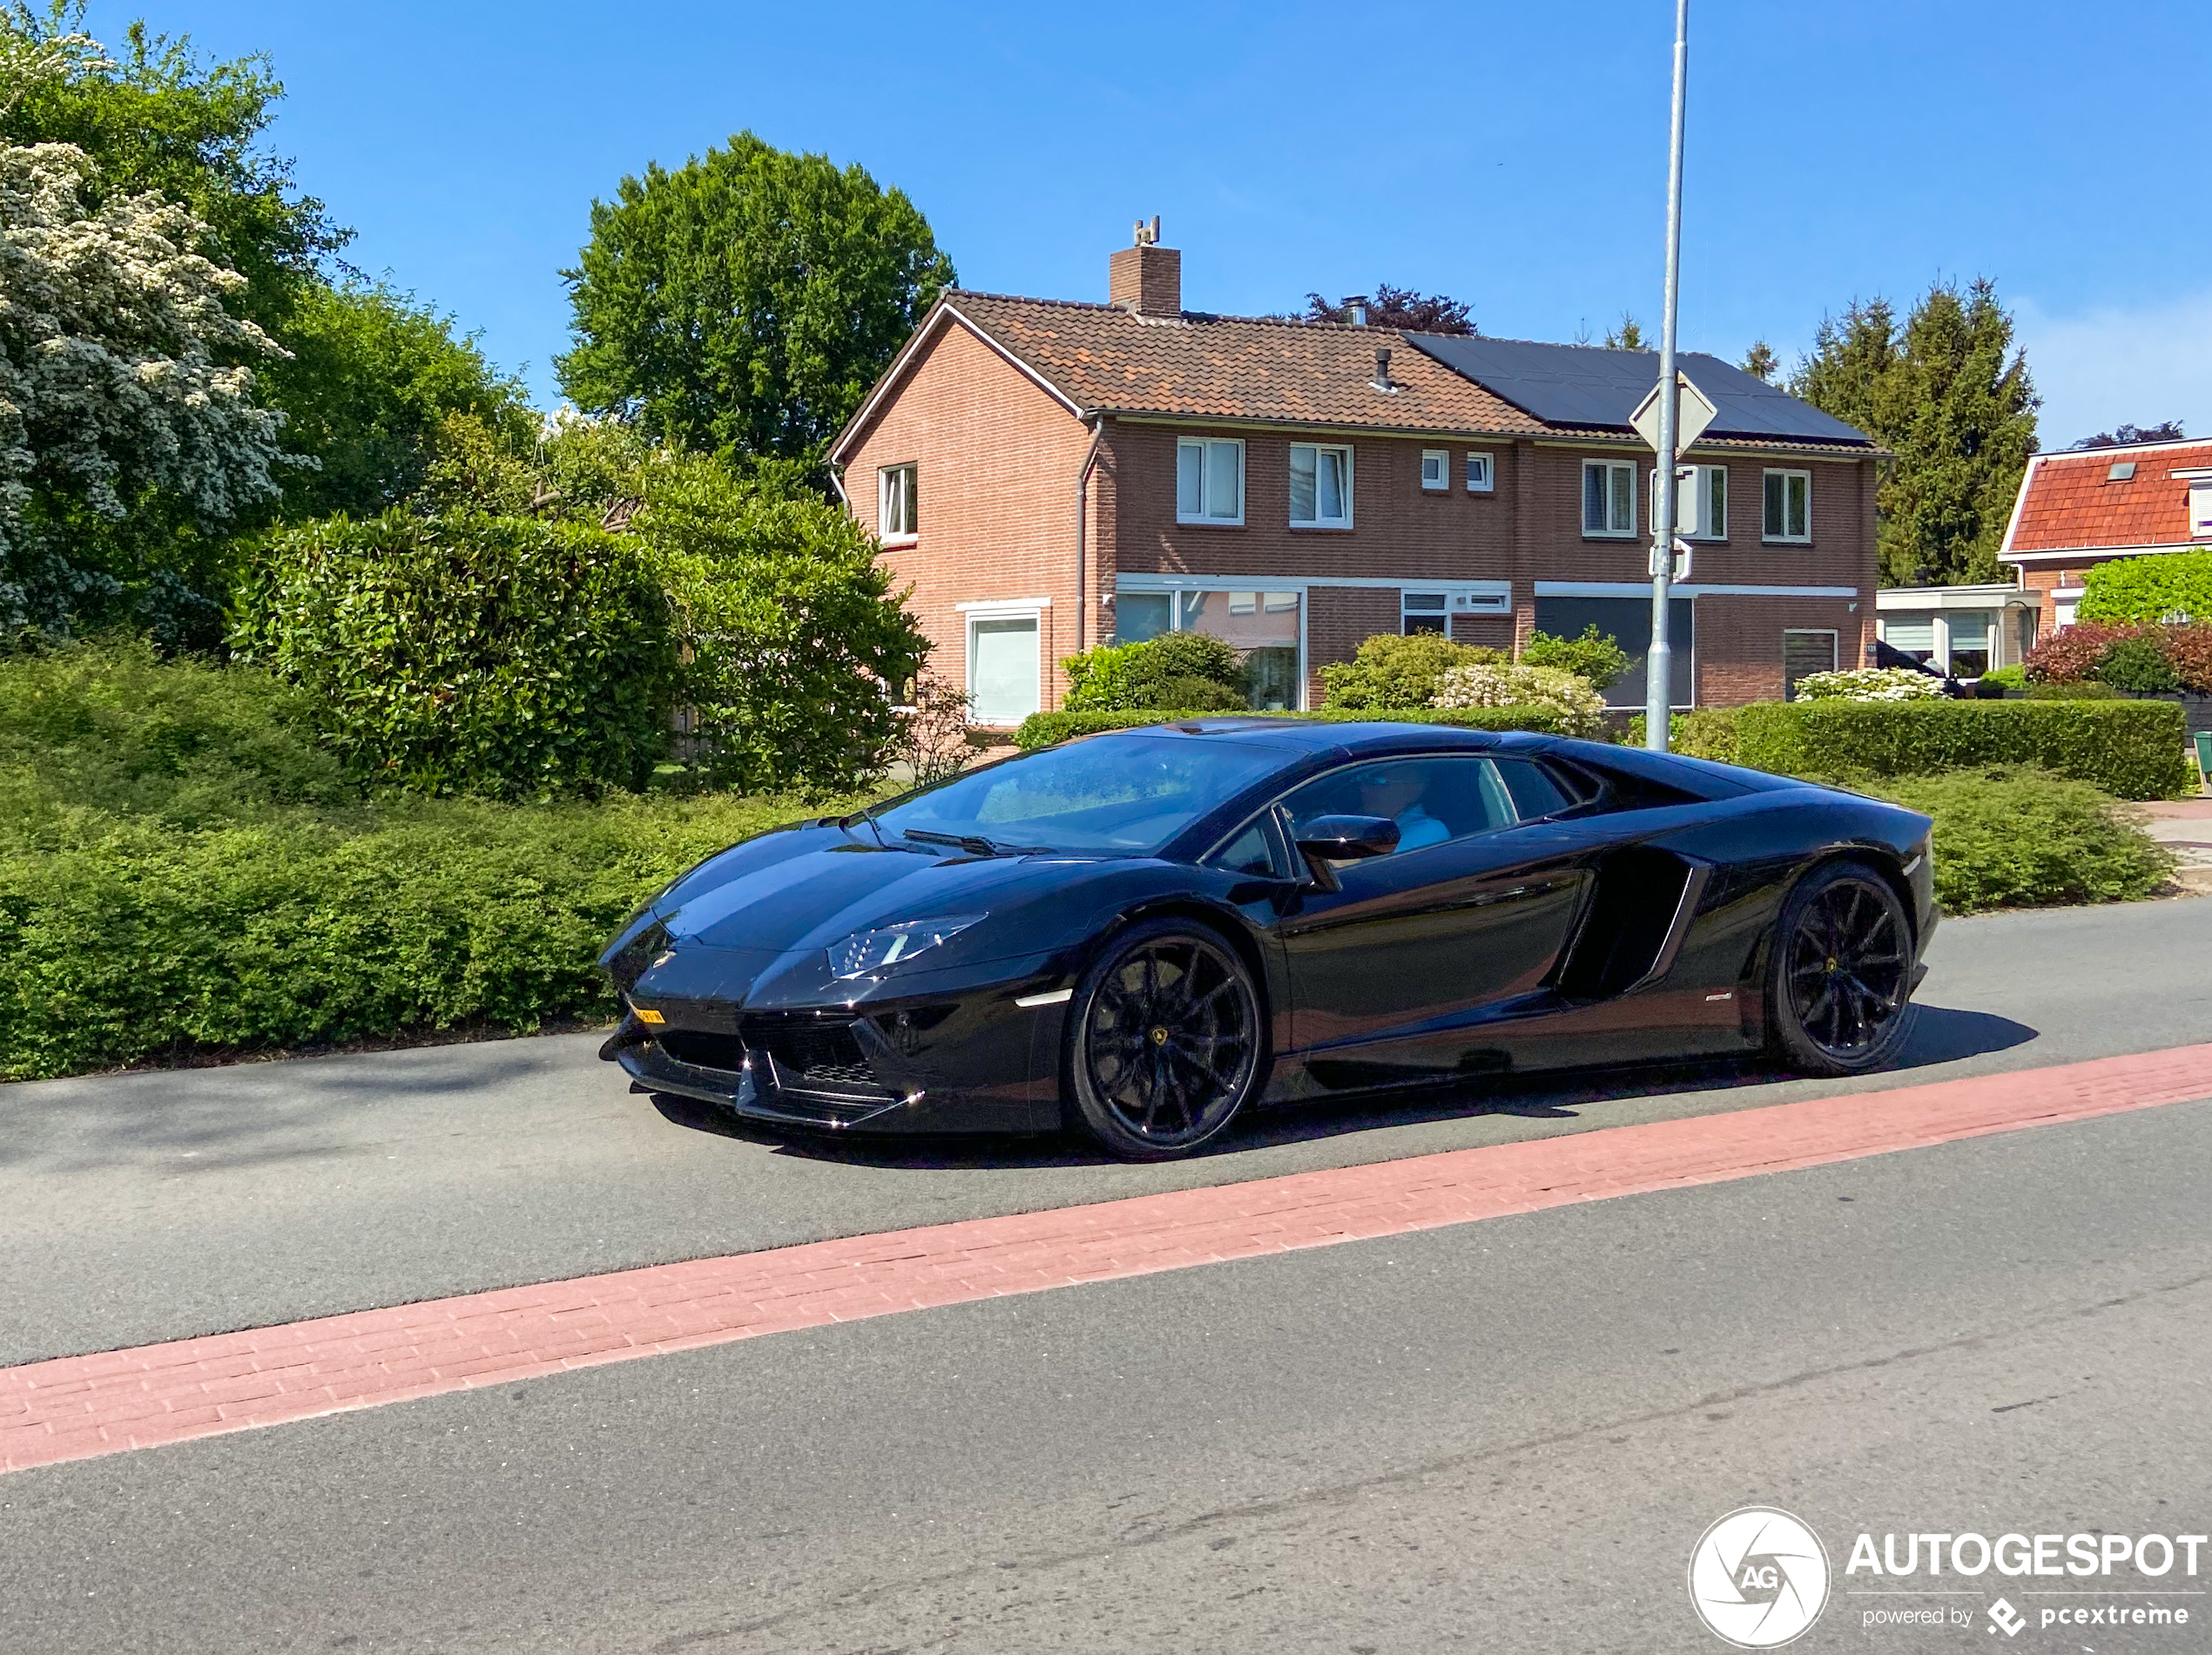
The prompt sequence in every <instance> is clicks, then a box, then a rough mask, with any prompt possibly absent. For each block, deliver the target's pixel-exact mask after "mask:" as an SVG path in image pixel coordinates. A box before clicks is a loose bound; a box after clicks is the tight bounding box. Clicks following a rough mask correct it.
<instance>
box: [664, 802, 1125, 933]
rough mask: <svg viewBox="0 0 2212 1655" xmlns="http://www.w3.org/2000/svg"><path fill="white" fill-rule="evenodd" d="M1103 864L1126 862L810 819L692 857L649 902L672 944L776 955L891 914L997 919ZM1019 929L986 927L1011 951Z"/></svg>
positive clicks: (884, 919)
mask: <svg viewBox="0 0 2212 1655" xmlns="http://www.w3.org/2000/svg"><path fill="white" fill-rule="evenodd" d="M1109 860H1111V861H1116V862H1118V863H1119V865H1120V866H1123V867H1124V868H1125V867H1127V866H1128V862H1127V860H1126V859H1103V858H1097V857H1076V856H1070V857H1055V856H1039V855H1031V856H969V855H965V854H963V853H961V852H959V851H955V850H951V849H949V848H947V849H945V850H943V851H939V850H938V849H937V848H930V849H929V850H928V851H927V852H925V851H922V850H918V849H915V848H906V849H900V850H888V849H885V848H883V847H882V846H880V845H879V844H878V843H876V842H875V841H874V839H873V835H872V834H869V832H868V830H867V829H866V828H865V827H863V828H859V829H856V830H855V831H853V832H851V833H848V832H846V830H845V829H844V828H841V827H837V826H836V825H834V824H833V823H832V824H826V825H825V824H813V823H810V824H806V825H805V826H802V827H793V828H785V829H781V830H779V831H777V832H774V833H769V834H762V835H761V836H760V837H759V838H757V839H752V840H748V841H745V843H744V844H741V845H735V846H732V848H730V849H728V850H725V851H724V852H723V853H722V854H721V855H718V856H715V857H712V858H711V859H710V860H708V861H705V862H703V863H701V864H700V865H699V866H698V868H694V869H692V870H691V872H690V873H689V874H686V875H685V876H684V877H683V878H681V879H679V880H678V881H677V882H675V883H674V884H673V885H671V886H670V887H669V888H668V889H667V890H665V891H664V892H663V893H662V894H661V895H659V896H658V897H657V898H655V899H654V901H653V902H652V905H651V915H652V916H653V918H654V919H656V920H658V922H659V924H660V927H661V929H662V930H663V931H664V932H665V934H666V936H667V937H668V939H669V942H670V945H671V946H673V947H677V948H683V947H685V946H686V945H687V944H688V945H690V946H693V947H698V946H705V947H708V948H717V949H761V950H766V951H769V952H774V953H782V952H786V951H788V950H791V949H809V948H826V947H827V946H828V945H829V944H830V943H832V942H836V941H838V940H839V939H840V937H844V936H850V935H851V934H852V933H853V932H854V931H859V930H865V929H867V928H868V927H870V926H872V925H882V924H888V923H890V922H893V921H894V920H908V919H926V918H928V917H930V916H931V915H939V914H982V913H989V914H991V915H993V917H994V918H995V919H1000V920H1004V919H1006V918H1007V917H1008V916H1009V914H1010V912H1011V911H1013V910H1015V909H1020V908H1022V907H1026V906H1027V905H1028V904H1029V903H1030V902H1038V901H1042V900H1043V899H1045V898H1046V897H1048V896H1050V895H1055V894H1057V895H1063V896H1064V895H1065V893H1066V891H1067V888H1068V886H1069V883H1070V882H1073V881H1077V880H1081V879H1082V878H1083V877H1084V876H1085V875H1086V874H1088V873H1089V872H1090V871H1092V870H1096V869H1099V868H1102V867H1103V865H1105V863H1106V862H1107V861H1109ZM1021 929H1022V928H1019V927H1015V928H1012V929H1011V930H1009V929H1008V928H1004V927H1001V926H993V927H992V928H991V930H992V931H993V932H994V933H995V934H998V935H1001V936H1007V937H1008V942H1007V946H1008V949H1009V950H1012V951H1020V949H1024V948H1028V947H1032V946H1034V945H1035V942H1034V934H1032V935H1031V936H1023V937H1020V938H1019V944H1018V947H1017V943H1016V939H1015V934H1016V933H1018V932H1019V931H1020V930H1021ZM1052 929H1059V928H1058V927H1056V926H1055V927H1054V928H1052ZM976 940H977V941H978V942H981V940H982V939H981V938H980V937H979V938H977V939H976Z"/></svg>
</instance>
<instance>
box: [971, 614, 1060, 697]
mask: <svg viewBox="0 0 2212 1655" xmlns="http://www.w3.org/2000/svg"><path fill="white" fill-rule="evenodd" d="M953 607H954V610H955V611H958V613H959V615H960V618H961V623H960V625H961V654H962V655H963V656H965V657H966V658H967V659H966V666H967V671H966V672H965V673H964V674H963V677H964V679H965V680H966V687H967V690H968V705H969V706H974V704H975V623H976V622H977V621H1001V620H1026V621H1031V622H1034V623H1035V625H1036V629H1037V708H1038V710H1039V711H1040V712H1042V710H1043V708H1044V704H1045V695H1046V691H1047V688H1048V682H1047V679H1046V677H1045V669H1044V612H1045V611H1047V610H1048V609H1050V608H1051V607H1052V599H1050V598H984V599H981V601H978V602H974V603H966V604H955V605H953Z"/></svg>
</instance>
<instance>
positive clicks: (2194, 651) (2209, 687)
mask: <svg viewBox="0 0 2212 1655" xmlns="http://www.w3.org/2000/svg"><path fill="white" fill-rule="evenodd" d="M2143 561H2145V562H2149V561H2150V559H2148V558H2145V559H2144V560H2143ZM2164 647H2165V652H2166V664H2167V665H2168V666H2170V667H2172V668H2173V669H2174V676H2175V678H2177V679H2180V680H2181V683H2182V688H2183V689H2185V690H2195V692H2197V693H2198V694H2200V695H2207V694H2212V626H2169V627H2168V628H2167V629H2166V637H2165V639H2164Z"/></svg>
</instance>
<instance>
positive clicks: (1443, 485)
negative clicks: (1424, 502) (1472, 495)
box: [1421, 449, 1452, 494]
mask: <svg viewBox="0 0 2212 1655" xmlns="http://www.w3.org/2000/svg"><path fill="white" fill-rule="evenodd" d="M1432 467H1433V468H1434V472H1435V478H1436V480H1435V481H1434V482H1433V483H1432V482H1431V481H1429V476H1430V470H1431V468H1432ZM1421 490H1422V492H1424V493H1426V494H1448V493H1450V492H1451V490H1452V450H1451V449H1422V450H1421Z"/></svg>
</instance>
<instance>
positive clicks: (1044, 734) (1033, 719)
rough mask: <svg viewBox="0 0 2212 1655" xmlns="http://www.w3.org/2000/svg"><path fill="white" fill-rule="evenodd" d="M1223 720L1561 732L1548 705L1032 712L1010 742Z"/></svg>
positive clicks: (1045, 742)
mask: <svg viewBox="0 0 2212 1655" xmlns="http://www.w3.org/2000/svg"><path fill="white" fill-rule="evenodd" d="M1221 718H1253V719H1269V718H1281V719H1310V720H1313V721H1315V722H1318V723H1323V724H1447V725H1450V726H1453V728H1454V729H1460V730H1536V731H1541V732H1542V733H1545V734H1547V735H1550V734H1554V733H1557V732H1558V730H1559V715H1558V714H1557V713H1554V712H1553V711H1552V709H1551V708H1549V707H1546V706H1468V707H1440V706H1413V707H1334V706H1331V707H1322V708H1319V709H1318V710H1317V711H1315V712H1312V713H1221V712H1218V711H1217V712H1211V713H1189V712H1184V713H1164V712H1149V711H1146V712H1133V713H1031V714H1029V716H1028V718H1026V719H1022V727H1021V728H1020V729H1018V730H1016V731H1015V733H1014V742H1015V746H1019V747H1049V746H1052V745H1053V744H1054V743H1055V742H1056V741H1065V740H1068V739H1069V737H1071V736H1078V735H1097V734H1100V733H1103V732H1104V731H1107V730H1134V729H1140V728H1142V727H1143V726H1145V725H1148V724H1182V723H1186V722H1188V721H1189V720H1190V719H1221Z"/></svg>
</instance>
